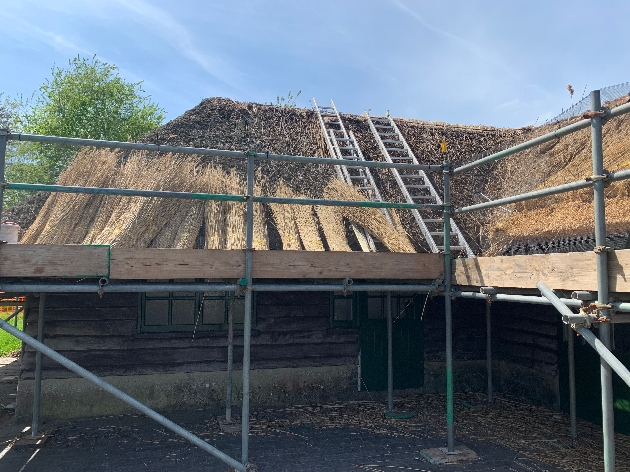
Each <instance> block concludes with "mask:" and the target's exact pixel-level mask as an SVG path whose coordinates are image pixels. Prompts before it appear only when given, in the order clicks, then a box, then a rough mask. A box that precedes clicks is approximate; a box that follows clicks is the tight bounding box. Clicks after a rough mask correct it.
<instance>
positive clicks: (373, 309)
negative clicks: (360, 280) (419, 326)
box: [363, 292, 420, 321]
mask: <svg viewBox="0 0 630 472" xmlns="http://www.w3.org/2000/svg"><path fill="white" fill-rule="evenodd" d="M363 296H364V297H365V316H366V318H368V319H372V320H378V319H387V313H386V310H385V304H386V303H387V293H386V292H368V293H367V294H364V295H363ZM417 296H418V294H417V293H400V292H394V293H392V296H391V301H392V320H394V321H395V320H397V319H401V318H408V319H413V318H417V317H418V316H419V307H420V304H419V303H418V302H417V300H416V298H417Z"/></svg>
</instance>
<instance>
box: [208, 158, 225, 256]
mask: <svg viewBox="0 0 630 472" xmlns="http://www.w3.org/2000/svg"><path fill="white" fill-rule="evenodd" d="M226 178H227V177H226V175H225V173H224V172H223V171H221V170H220V169H217V168H215V167H208V168H207V169H206V171H205V173H204V175H203V182H204V186H205V191H206V192H208V193H226ZM227 210H228V209H227V206H226V205H225V203H224V202H218V201H214V200H211V201H208V202H206V205H205V221H206V235H205V236H206V238H205V239H206V243H205V248H206V249H225V246H226V240H227V225H226V219H227Z"/></svg>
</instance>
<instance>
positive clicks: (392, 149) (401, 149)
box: [385, 148, 407, 152]
mask: <svg viewBox="0 0 630 472" xmlns="http://www.w3.org/2000/svg"><path fill="white" fill-rule="evenodd" d="M385 150H386V151H404V152H407V150H406V149H405V148H385Z"/></svg>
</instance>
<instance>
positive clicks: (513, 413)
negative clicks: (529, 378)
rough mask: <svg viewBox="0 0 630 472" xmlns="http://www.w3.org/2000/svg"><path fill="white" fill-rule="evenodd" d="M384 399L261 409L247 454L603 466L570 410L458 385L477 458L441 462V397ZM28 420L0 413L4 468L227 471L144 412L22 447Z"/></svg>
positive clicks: (219, 436)
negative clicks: (397, 415)
mask: <svg viewBox="0 0 630 472" xmlns="http://www.w3.org/2000/svg"><path fill="white" fill-rule="evenodd" d="M5 372H6V370H5ZM2 375H4V373H3V372H0V378H2ZM5 377H9V376H7V375H5ZM1 394H2V392H0V395H1ZM0 403H2V402H0ZM385 406H386V402H383V401H382V400H380V401H375V400H373V399H371V400H365V401H351V402H335V403H331V404H326V405H296V406H292V407H287V408H284V409H273V410H271V409H270V410H262V411H255V412H253V414H252V418H251V436H250V461H251V462H253V463H255V464H256V466H257V469H258V471H260V472H283V471H292V472H293V471H322V472H337V471H361V470H364V471H371V472H395V471H401V472H402V471H427V472H428V471H438V470H446V471H448V472H459V471H515V472H520V471H523V472H532V471H534V472H543V471H549V472H555V471H574V470H580V471H582V470H584V471H587V470H588V471H591V470H603V462H602V460H601V454H602V453H601V439H600V438H601V428H599V427H598V426H596V425H593V424H591V423H587V422H583V421H580V422H579V434H580V438H579V439H578V441H577V442H574V441H573V440H572V438H571V437H570V434H569V425H568V423H569V422H568V418H567V417H566V415H564V414H562V413H559V412H556V411H551V410H547V409H544V408H541V407H537V406H533V405H531V404H526V403H523V402H520V401H518V400H515V399H509V398H505V397H501V396H500V395H496V398H495V402H494V403H493V404H491V405H489V404H487V402H486V397H485V395H483V394H478V393H471V394H457V395H456V402H455V418H456V423H455V428H456V429H455V431H456V441H455V444H456V446H457V445H462V446H466V447H468V448H470V449H472V450H473V451H475V453H476V454H477V455H478V459H477V460H474V461H468V462H463V463H458V464H443V465H436V464H432V463H430V462H429V461H428V460H427V459H426V457H425V456H423V454H422V453H421V451H422V450H425V449H430V448H439V447H443V446H445V445H446V439H445V434H444V430H445V425H444V423H445V420H444V406H445V399H444V396H442V395H411V396H406V397H400V398H399V399H397V401H396V403H395V408H396V409H397V410H405V411H408V412H410V413H412V414H413V417H412V418H408V419H391V418H387V417H385V415H384V410H385ZM165 416H167V417H168V418H169V419H171V420H173V421H175V422H176V423H177V424H179V425H181V426H183V427H184V428H186V429H188V430H189V431H191V432H193V433H194V434H196V435H198V436H199V437H200V438H202V439H203V440H205V441H207V442H208V443H210V444H212V445H214V446H216V447H217V448H219V449H220V450H221V451H223V452H225V453H227V454H229V455H230V456H232V457H234V458H236V459H239V458H240V447H241V436H240V433H226V432H224V431H222V430H221V428H220V427H219V423H218V421H217V418H216V417H215V416H214V414H211V413H210V412H208V411H203V410H193V411H175V412H168V413H165ZM2 418H5V420H4V421H5V423H4V425H3V424H2ZM29 426H30V424H27V423H25V422H24V423H20V422H17V421H16V420H15V418H12V417H11V416H10V415H9V417H8V419H7V416H6V413H5V416H4V417H2V416H0V471H2V472H34V471H47V472H62V471H63V472H67V471H85V472H87V471H101V470H112V471H134V472H136V471H167V470H169V471H170V470H186V471H187V472H195V471H204V472H207V471H222V472H224V471H227V470H229V469H228V467H227V466H226V465H224V464H223V463H222V462H220V461H219V460H218V459H216V458H214V457H213V456H211V455H210V454H208V453H206V452H204V451H202V450H200V449H199V448H197V447H195V446H193V445H192V444H190V443H188V442H187V441H186V440H184V439H183V438H180V437H179V436H177V435H176V434H174V433H172V432H170V431H169V430H167V429H165V428H164V427H162V426H161V425H159V424H157V423H155V422H154V421H153V420H151V419H149V418H146V417H144V416H142V415H125V416H115V417H101V418H91V419H82V420H71V421H64V422H47V423H44V424H42V426H41V428H40V429H41V431H42V432H45V433H47V434H48V440H47V441H45V443H44V444H43V445H40V446H21V445H20V443H21V441H19V439H20V438H22V437H28V436H29ZM617 441H618V447H617V452H618V455H617V471H630V437H628V436H623V435H618V438H617Z"/></svg>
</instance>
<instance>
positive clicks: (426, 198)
mask: <svg viewBox="0 0 630 472" xmlns="http://www.w3.org/2000/svg"><path fill="white" fill-rule="evenodd" d="M411 198H412V199H413V200H435V197H433V196H431V195H411Z"/></svg>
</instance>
